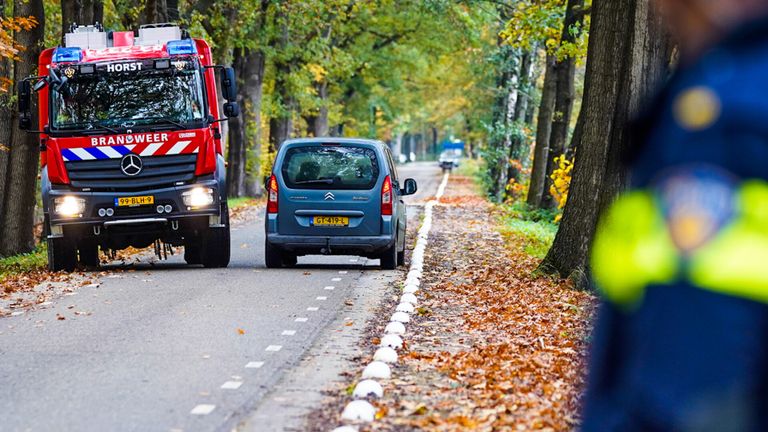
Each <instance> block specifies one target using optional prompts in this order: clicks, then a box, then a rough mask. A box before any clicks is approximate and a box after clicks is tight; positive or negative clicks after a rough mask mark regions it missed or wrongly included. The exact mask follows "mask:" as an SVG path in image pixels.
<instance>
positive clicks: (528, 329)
mask: <svg viewBox="0 0 768 432" xmlns="http://www.w3.org/2000/svg"><path fill="white" fill-rule="evenodd" d="M449 191H450V192H449V193H448V195H447V196H446V197H444V198H443V199H442V200H441V205H440V206H438V207H436V208H435V223H434V228H433V234H432V235H431V237H430V242H431V244H430V247H429V248H428V253H427V258H426V260H427V261H426V266H425V268H426V269H427V270H425V276H424V281H425V282H424V284H423V285H422V291H421V292H420V294H419V296H420V299H423V300H422V303H420V304H419V308H418V310H417V312H418V314H416V315H415V316H414V318H413V321H412V323H411V324H410V327H409V329H412V331H411V332H409V337H408V342H409V344H408V347H407V350H406V351H404V352H403V353H402V357H401V359H402V360H401V362H400V364H399V365H398V368H397V373H396V380H395V382H394V383H392V384H390V385H388V387H387V388H386V390H385V395H386V396H385V398H384V400H382V401H381V402H380V403H379V408H380V410H379V412H380V415H381V419H379V420H377V422H376V423H375V425H376V426H375V428H376V430H438V431H460V430H480V431H490V430H557V431H560V430H572V429H574V428H576V427H577V426H578V422H579V416H578V413H579V403H580V396H581V390H582V388H583V386H584V378H585V377H584V362H585V357H586V350H587V339H588V334H589V329H590V324H589V320H590V317H591V316H592V313H593V308H594V304H595V299H594V297H593V296H592V295H591V294H589V293H586V292H579V291H575V290H572V289H568V287H566V286H564V285H563V284H562V283H560V282H555V281H552V280H549V279H546V278H540V277H537V276H535V275H534V274H533V271H534V269H535V267H536V265H537V260H536V259H534V258H532V257H530V256H529V255H527V254H526V253H525V240H524V239H523V238H521V237H516V236H515V235H514V234H509V235H508V236H506V237H505V236H502V235H501V234H499V232H500V231H499V229H498V228H499V227H498V226H497V225H496V224H497V220H498V218H497V216H496V210H495V208H494V207H492V206H491V205H490V204H488V203H487V202H486V201H485V200H483V199H482V198H480V197H479V195H478V194H477V193H475V191H474V190H473V184H472V182H471V180H470V179H467V178H461V177H459V178H453V179H452V180H451V186H450V188H449Z"/></svg>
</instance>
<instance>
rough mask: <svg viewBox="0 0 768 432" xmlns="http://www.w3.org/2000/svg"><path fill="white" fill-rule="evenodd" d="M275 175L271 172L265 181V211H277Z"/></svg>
mask: <svg viewBox="0 0 768 432" xmlns="http://www.w3.org/2000/svg"><path fill="white" fill-rule="evenodd" d="M277 190H278V189H277V177H275V175H274V174H272V177H270V178H269V181H268V182H267V194H268V195H267V213H277Z"/></svg>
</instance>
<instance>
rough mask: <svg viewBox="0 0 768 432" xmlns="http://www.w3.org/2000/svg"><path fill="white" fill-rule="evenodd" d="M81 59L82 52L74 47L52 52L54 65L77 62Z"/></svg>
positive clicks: (57, 49)
mask: <svg viewBox="0 0 768 432" xmlns="http://www.w3.org/2000/svg"><path fill="white" fill-rule="evenodd" d="M82 59H83V50H81V49H80V48H76V47H58V48H56V49H55V50H54V51H53V62H54V63H65V62H79V61H80V60H82Z"/></svg>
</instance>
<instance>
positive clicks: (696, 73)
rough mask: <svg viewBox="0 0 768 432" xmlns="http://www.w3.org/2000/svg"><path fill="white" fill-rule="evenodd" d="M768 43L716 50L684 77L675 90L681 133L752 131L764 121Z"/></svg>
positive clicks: (767, 107) (767, 102)
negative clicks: (709, 129)
mask: <svg viewBox="0 0 768 432" xmlns="http://www.w3.org/2000/svg"><path fill="white" fill-rule="evenodd" d="M766 75H768V39H766V42H765V43H758V44H754V45H749V46H741V47H737V48H727V47H723V48H718V49H715V50H713V51H711V52H709V53H708V54H707V55H705V56H704V57H703V58H702V59H701V61H700V62H699V63H698V64H696V65H695V66H694V67H693V68H691V70H690V71H688V73H686V74H685V77H684V79H682V80H681V82H680V83H679V85H678V86H677V88H676V89H675V92H674V95H673V98H672V103H673V109H674V113H675V118H676V120H677V121H678V123H680V125H681V126H682V127H683V128H685V129H692V130H702V129H707V127H708V126H711V127H715V126H717V125H718V124H721V125H732V126H735V125H744V126H746V127H755V126H761V125H763V124H765V119H766V118H768V79H766Z"/></svg>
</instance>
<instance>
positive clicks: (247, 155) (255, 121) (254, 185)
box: [227, 49, 264, 197]
mask: <svg viewBox="0 0 768 432" xmlns="http://www.w3.org/2000/svg"><path fill="white" fill-rule="evenodd" d="M233 67H234V68H235V73H236V74H237V76H238V78H239V79H238V81H239V86H238V87H239V93H238V95H237V99H238V103H240V106H241V107H242V115H241V116H239V117H237V118H233V119H230V120H229V133H228V136H229V149H228V152H227V160H228V162H229V167H228V168H227V182H228V186H227V187H228V190H229V196H230V197H242V196H258V195H259V194H261V181H260V180H259V179H258V177H259V168H260V167H259V154H260V153H261V139H260V133H261V126H260V124H261V97H262V84H263V80H264V53H263V52H262V51H259V50H250V49H237V50H235V57H234V61H233Z"/></svg>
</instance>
